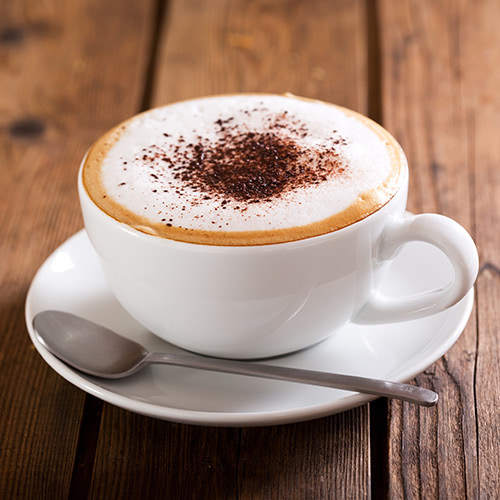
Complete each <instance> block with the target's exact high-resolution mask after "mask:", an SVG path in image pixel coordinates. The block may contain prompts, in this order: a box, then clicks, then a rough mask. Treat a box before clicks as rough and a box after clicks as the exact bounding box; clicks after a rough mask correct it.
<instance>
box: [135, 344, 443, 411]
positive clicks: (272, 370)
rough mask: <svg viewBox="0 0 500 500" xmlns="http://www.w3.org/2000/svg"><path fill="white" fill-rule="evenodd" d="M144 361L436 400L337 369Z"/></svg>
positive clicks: (185, 359) (154, 357)
mask: <svg viewBox="0 0 500 500" xmlns="http://www.w3.org/2000/svg"><path fill="white" fill-rule="evenodd" d="M144 361H145V362H147V363H155V364H167V365H173V366H184V367H189V368H197V369H199V370H208V371H214V372H223V373H233V374H236V375H246V376H249V377H260V378H267V379H276V380H285V381H288V382H298V383H301V384H310V385H319V386H324V387H331V388H335V389H342V390H347V391H355V392H361V393H364V394H372V395H374V396H385V397H387V398H394V399H400V400H402V401H407V402H409V403H415V404H418V405H423V406H434V405H435V404H436V403H437V401H438V395H437V394H436V393H435V392H433V391H430V390H429V389H424V388H423V387H417V386H414V385H409V384H400V383H397V382H390V381H387V380H378V379H373V378H365V377H356V376H353V375H341V374H338V373H328V372H319V371H314V370H302V369H299V368H288V367H284V366H274V365H263V364H259V363H249V362H247V361H231V360H225V359H215V358H203V357H196V356H189V355H183V354H163V353H150V354H149V355H148V356H147V357H146V359H145V360H144Z"/></svg>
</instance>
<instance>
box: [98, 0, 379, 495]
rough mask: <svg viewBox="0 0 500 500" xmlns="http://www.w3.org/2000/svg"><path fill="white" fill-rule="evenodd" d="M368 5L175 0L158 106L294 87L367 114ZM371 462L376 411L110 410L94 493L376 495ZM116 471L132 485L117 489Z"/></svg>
mask: <svg viewBox="0 0 500 500" xmlns="http://www.w3.org/2000/svg"><path fill="white" fill-rule="evenodd" d="M364 7H365V5H364V2H362V1H355V2H352V1H350V0H336V1H334V2H331V1H322V0H315V1H311V2H298V1H277V2H268V1H264V0H259V1H254V2H247V1H244V0H237V1H230V0H215V1H213V2H202V1H196V0H182V1H181V0H176V1H173V2H172V4H171V5H169V18H168V22H166V24H165V26H166V27H165V28H164V32H163V36H162V40H161V46H160V49H159V51H158V54H159V55H158V61H157V66H156V78H155V82H156V83H155V85H154V88H153V92H152V95H153V101H152V103H151V104H152V105H155V106H156V105H161V104H163V103H167V102H171V101H175V100H180V99H185V98H189V97H193V96H199V95H207V94H213V93H231V92H245V91H247V92H248V91H264V92H278V93H282V92H286V91H289V92H293V93H296V94H298V95H305V96H308V97H314V98H320V99H324V100H329V101H333V102H337V103H339V104H342V105H345V106H348V107H351V108H354V109H357V110H360V111H361V112H366V110H367V98H366V93H367V92H366V88H367V82H366V79H367V68H366V65H367V61H366V36H365V21H366V20H365V12H364ZM148 457H149V458H148ZM144 460H145V463H143V461H144ZM369 464H370V460H369V413H368V407H367V406H364V407H361V408H359V409H356V410H353V411H351V412H347V413H345V414H342V415H338V416H332V417H330V418H325V419H320V420H318V421H314V422H309V423H302V424H296V425H288V426H281V427H267V428H262V429H241V430H237V429H224V428H221V429H213V428H196V427H192V426H184V425H178V424H172V423H168V422H157V421H151V420H149V419H147V418H144V417H138V416H135V415H132V414H130V413H126V412H123V411H121V410H118V409H116V408H112V407H110V406H108V405H105V407H104V412H103V427H102V432H101V435H100V439H99V443H98V453H97V457H96V466H95V473H94V481H93V485H92V497H93V498H106V497H110V496H112V497H117V498H118V497H120V495H121V494H122V493H126V495H127V496H128V497H129V498H133V497H134V495H137V494H139V493H141V494H142V496H147V495H148V494H150V493H151V492H153V491H156V490H154V489H153V488H154V486H155V485H156V487H157V488H163V491H165V492H168V493H169V494H170V496H172V497H176V496H177V497H178V498H200V497H202V498H214V499H215V498H240V499H245V498H342V497H344V498H345V497H350V496H353V495H354V496H356V497H357V498H367V497H368V496H369V495H370V492H369V488H370V485H369V474H370V471H369ZM116 470H118V475H119V476H120V477H121V481H125V486H123V485H121V484H119V481H118V480H117V481H116V482H115V483H114V484H109V483H108V481H109V479H110V477H111V476H112V475H114V474H116V473H117V472H116ZM193 478H196V480H193ZM201 487H202V488H203V490H200V488H201Z"/></svg>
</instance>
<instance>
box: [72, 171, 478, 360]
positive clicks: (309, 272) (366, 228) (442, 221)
mask: <svg viewBox="0 0 500 500" xmlns="http://www.w3.org/2000/svg"><path fill="white" fill-rule="evenodd" d="M403 168H404V174H403V175H401V184H400V187H399V189H398V191H397V193H396V195H395V196H394V197H393V198H392V199H391V200H390V201H389V202H388V203H387V204H386V205H384V206H383V207H382V208H380V209H379V210H378V211H376V212H375V213H373V214H372V215H370V216H368V217H366V218H365V219H363V220H361V221H358V222H356V223H354V224H352V225H350V226H348V227H345V228H343V229H339V230H337V231H334V232H331V233H328V234H324V235H321V236H316V237H311V238H306V239H303V240H299V241H293V242H287V243H278V244H270V245H261V246H242V247H238V246H208V245H200V244H192V243H184V242H179V241H174V240H170V239H167V238H163V237H158V236H154V235H149V234H145V233H143V232H140V231H138V230H136V229H133V228H132V227H130V226H128V225H126V224H123V223H121V222H118V221H117V220H115V219H113V218H112V217H110V216H109V215H107V214H106V213H105V212H103V211H102V210H101V209H100V208H98V207H97V206H96V204H95V203H94V202H93V201H92V199H91V198H90V197H89V195H88V193H87V191H86V189H85V187H84V185H83V182H82V170H81V169H80V174H79V183H78V184H79V195H80V201H81V207H82V211H83V217H84V221H85V227H86V229H87V233H88V235H89V238H90V241H91V242H92V245H93V246H94V248H95V250H96V252H97V254H98V256H99V259H100V262H101V265H102V269H103V272H104V275H105V277H106V279H107V282H108V284H109V286H110V288H111V290H112V292H113V293H114V295H115V296H116V298H117V299H118V301H119V302H120V303H121V304H122V305H123V307H124V308H125V309H126V310H127V311H128V312H129V313H130V314H131V315H132V316H133V317H134V318H135V319H137V320H138V321H139V322H140V323H141V324H143V325H144V326H145V327H146V328H148V329H149V330H150V331H151V332H153V333H155V334H156V335H158V336H159V337H161V338H163V339H165V340H167V341H169V342H171V343H173V344H175V345H177V346H180V347H182V348H184V349H187V350H189V351H194V352H197V353H201V354H207V355H211V356H220V357H230V358H241V359H249V358H262V357H268V356H275V355H280V354H284V353H288V352H292V351H296V350H298V349H302V348H305V347H308V346H311V345H313V344H315V343H317V342H319V341H321V340H323V339H325V338H327V337H328V336H330V335H331V334H332V333H334V332H335V331H336V330H338V329H339V328H341V327H342V326H344V325H345V324H346V323H348V322H350V321H354V322H359V323H385V322H394V321H404V320H410V319H415V318H421V317H424V316H428V315H431V314H434V313H437V312H440V311H443V310H445V309H447V308H449V307H452V306H453V305H454V304H456V303H457V302H458V301H460V300H461V299H462V298H463V297H464V296H465V295H466V293H467V292H468V290H469V289H470V288H471V286H472V285H473V283H474V280H475V278H476V276H477V272H478V255H477V250H476V247H475V245H474V242H473V240H472V239H471V237H470V236H469V234H468V233H467V231H466V230H465V229H464V228H463V227H462V226H460V225H459V224H457V223H456V222H454V221H453V220H451V219H449V218H447V217H444V216H441V215H436V214H423V215H408V214H407V213H406V200H407V192H408V171H407V167H406V165H404V166H403ZM410 241H426V242H428V243H431V244H433V245H435V246H436V247H438V248H439V249H441V250H442V251H443V252H444V253H445V254H446V256H447V257H448V258H449V260H450V261H451V263H452V265H453V268H454V271H455V277H454V281H453V282H452V283H451V284H449V285H448V286H447V287H446V288H444V289H440V290H433V291H428V292H425V293H421V294H419V295H416V296H411V297H402V298H398V297H386V296H383V295H381V294H380V293H379V292H378V289H379V286H380V283H381V281H382V279H383V275H384V271H385V270H386V269H387V264H388V263H389V262H390V261H391V259H392V258H393V257H394V256H395V253H396V251H397V250H398V249H399V248H400V247H401V246H402V245H404V244H405V243H407V242H410ZM402 334H404V332H402Z"/></svg>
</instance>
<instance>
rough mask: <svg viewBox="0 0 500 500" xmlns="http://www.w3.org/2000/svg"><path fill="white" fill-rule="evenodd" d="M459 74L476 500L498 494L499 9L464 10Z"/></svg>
mask: <svg viewBox="0 0 500 500" xmlns="http://www.w3.org/2000/svg"><path fill="white" fill-rule="evenodd" d="M466 7H467V9H466V10H465V12H464V15H463V19H464V20H467V21H466V22H463V23H462V32H463V34H462V36H463V39H464V43H463V48H462V57H461V60H462V64H461V69H462V71H464V94H465V95H466V96H467V108H466V112H467V122H468V140H469V142H470V143H471V151H470V161H471V164H472V166H473V173H474V176H473V182H472V185H473V188H474V207H473V214H474V227H475V236H476V241H477V244H478V247H479V254H480V259H481V271H480V275H479V278H478V281H477V306H478V307H477V309H478V315H477V320H478V328H479V331H478V338H477V349H476V353H475V356H476V357H475V362H476V371H475V378H474V383H475V385H474V387H475V400H476V425H477V431H478V442H477V460H478V469H479V496H480V498H498V497H499V495H500V472H499V471H500V455H499V453H498V450H499V449H500V416H499V415H500V413H499V408H500V344H499V335H498V325H499V324H500V309H499V307H498V306H499V304H500V255H499V249H500V234H499V231H498V228H500V167H499V166H500V150H499V148H498V130H500V95H499V92H498V89H499V88H500V68H499V67H498V61H499V59H500V32H499V30H498V23H497V21H498V19H500V4H499V3H498V2H496V1H494V0H493V1H491V0H481V1H479V2H475V3H474V5H467V4H466Z"/></svg>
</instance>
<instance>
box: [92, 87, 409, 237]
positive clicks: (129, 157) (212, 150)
mask: <svg viewBox="0 0 500 500" xmlns="http://www.w3.org/2000/svg"><path fill="white" fill-rule="evenodd" d="M405 168H406V160H405V158H404V155H403V153H402V151H401V148H400V147H399V145H398V144H397V142H396V141H395V140H394V139H393V138H392V137H391V136H390V134H389V133H388V132H386V131H385V130H384V129H383V128H382V127H380V126H379V125H377V124H376V123H374V122H372V121H371V120H369V119H368V118H365V117H363V116H361V115H359V114H357V113H355V112H353V111H349V110H347V109H344V108H341V107H338V106H334V105H332V104H327V103H323V102H320V101H313V100H307V99H302V98H296V97H294V96H288V95H285V96H279V95H268V94H265V95H259V94H250V95H247V94H242V95H229V96H216V97H207V98H202V99H194V100H190V101H184V102H180V103H176V104H172V105H169V106H165V107H161V108H157V109H153V110H150V111H147V112H145V113H142V114H140V115H137V116H135V117H133V118H131V119H130V120H128V121H126V122H124V123H123V124H121V125H119V126H117V127H115V128H114V129H112V130H111V131H110V132H108V133H107V134H106V135H105V136H104V137H102V138H101V139H100V140H98V141H97V143H96V144H95V145H94V146H93V147H92V148H91V149H90V151H89V153H88V155H87V158H86V160H85V163H84V166H83V185H84V187H85V189H86V191H87V193H88V194H89V196H90V197H91V199H92V200H93V201H94V203H95V204H96V205H97V206H98V207H100V209H101V210H103V211H104V212H106V213H107V214H108V215H110V216H111V217H113V218H114V219H116V220H117V221H119V222H123V223H125V224H127V225H129V226H131V227H133V228H135V229H137V230H139V231H141V232H144V233H148V234H153V235H155V236H159V237H164V238H169V239H173V240H178V241H184V242H190V243H198V244H206V245H222V246H234V245H237V246H245V245H263V244H273V243H283V242H289V241H296V240H300V239H304V238H309V237H313V236H319V235H322V234H326V233H329V232H332V231H336V230H338V229H341V228H343V227H346V226H348V225H350V224H353V223H355V222H357V221H359V220H361V219H364V218H365V217H367V216H369V215H370V214H372V213H374V212H376V211H377V210H379V209H380V208H381V207H383V206H384V205H385V204H386V203H387V202H388V201H389V200H390V199H391V198H392V197H393V196H394V195H395V193H396V192H397V191H398V188H399V186H400V184H401V178H402V176H403V175H404V172H405Z"/></svg>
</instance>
